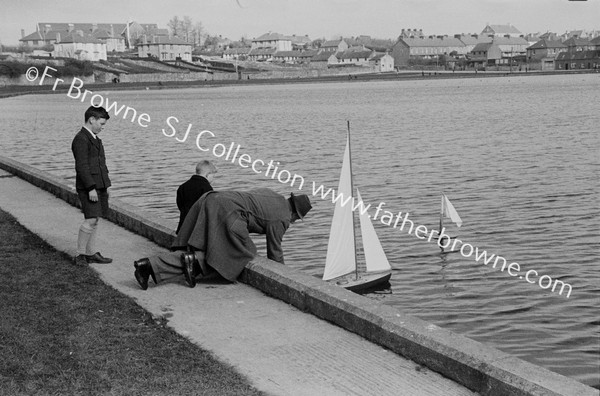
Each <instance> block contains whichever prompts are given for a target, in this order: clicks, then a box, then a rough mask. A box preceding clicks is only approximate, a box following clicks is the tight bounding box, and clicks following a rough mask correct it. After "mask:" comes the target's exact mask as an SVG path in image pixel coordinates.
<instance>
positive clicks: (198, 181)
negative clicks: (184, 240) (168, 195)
mask: <svg viewBox="0 0 600 396" xmlns="http://www.w3.org/2000/svg"><path fill="white" fill-rule="evenodd" d="M212 189H213V188H212V186H211V185H210V183H209V181H208V180H206V178H205V177H203V176H200V175H194V176H192V177H191V178H190V179H189V180H188V181H186V182H185V183H183V184H182V185H181V186H179V188H178V189H177V207H178V208H179V224H177V232H179V230H180V229H181V224H183V220H184V219H185V216H187V214H188V212H189V211H190V208H191V207H192V205H194V204H195V203H196V201H197V200H198V198H200V197H201V196H202V195H204V193H207V192H209V191H212Z"/></svg>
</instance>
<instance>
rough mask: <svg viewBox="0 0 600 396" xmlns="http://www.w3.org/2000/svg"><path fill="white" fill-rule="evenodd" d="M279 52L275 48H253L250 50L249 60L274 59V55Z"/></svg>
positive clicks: (263, 60) (262, 60)
mask: <svg viewBox="0 0 600 396" xmlns="http://www.w3.org/2000/svg"><path fill="white" fill-rule="evenodd" d="M275 52H277V50H276V49H275V48H252V49H251V50H250V52H248V60H251V61H254V62H265V61H269V62H270V61H272V60H273V55H274V54H275Z"/></svg>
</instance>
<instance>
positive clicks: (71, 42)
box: [52, 30, 106, 62]
mask: <svg viewBox="0 0 600 396" xmlns="http://www.w3.org/2000/svg"><path fill="white" fill-rule="evenodd" d="M52 56H54V57H57V58H60V57H65V58H74V59H79V60H87V61H93V62H97V61H100V60H106V44H105V43H103V42H102V41H100V40H98V39H97V38H94V37H93V36H91V35H89V34H87V35H86V34H84V33H83V32H82V31H81V30H78V31H75V32H72V33H71V34H69V35H68V36H66V37H59V38H58V39H57V42H55V43H54V51H52Z"/></svg>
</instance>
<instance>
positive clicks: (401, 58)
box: [390, 39, 410, 68]
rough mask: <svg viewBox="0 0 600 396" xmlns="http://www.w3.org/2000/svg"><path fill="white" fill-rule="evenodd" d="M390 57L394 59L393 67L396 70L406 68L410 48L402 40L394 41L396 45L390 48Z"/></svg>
mask: <svg viewBox="0 0 600 396" xmlns="http://www.w3.org/2000/svg"><path fill="white" fill-rule="evenodd" d="M390 54H391V56H392V58H394V65H395V67H396V68H400V67H406V66H408V60H409V59H410V46H409V45H408V44H407V43H406V41H404V40H400V39H399V40H398V41H396V44H394V45H393V46H392V51H391V53H390Z"/></svg>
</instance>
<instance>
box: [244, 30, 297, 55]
mask: <svg viewBox="0 0 600 396" xmlns="http://www.w3.org/2000/svg"><path fill="white" fill-rule="evenodd" d="M251 48H252V49H253V50H254V49H265V48H266V49H274V50H276V51H291V50H292V39H291V38H290V37H288V36H284V35H283V34H279V33H265V34H263V35H262V36H260V37H258V38H255V39H253V40H252V47H251Z"/></svg>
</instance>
